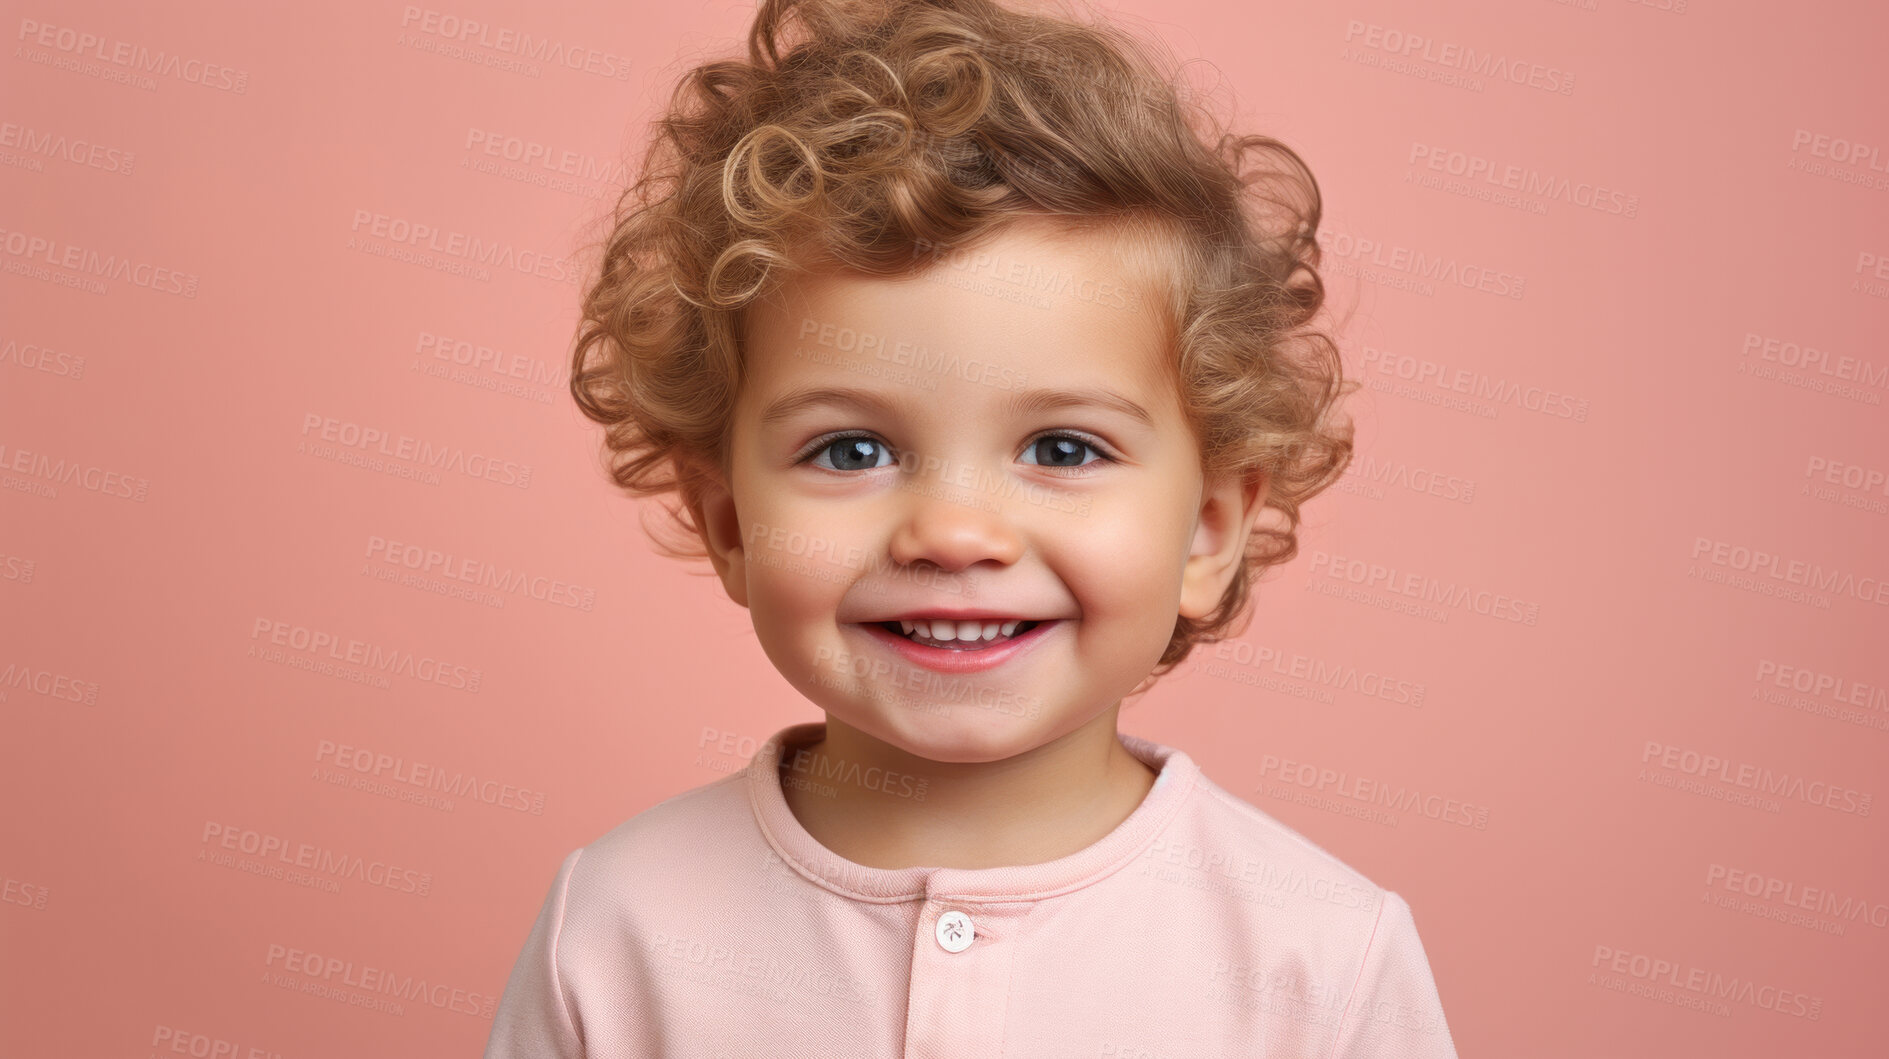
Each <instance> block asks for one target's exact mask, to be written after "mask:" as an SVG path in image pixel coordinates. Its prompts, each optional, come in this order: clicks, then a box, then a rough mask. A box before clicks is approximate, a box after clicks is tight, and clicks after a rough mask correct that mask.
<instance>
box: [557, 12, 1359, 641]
mask: <svg viewBox="0 0 1889 1059" xmlns="http://www.w3.org/2000/svg"><path fill="white" fill-rule="evenodd" d="M1170 69H1171V68H1170V67H1162V66H1157V64H1156V63H1155V62H1154V61H1153V59H1152V58H1151V57H1150V50H1149V49H1148V48H1147V47H1146V46H1144V45H1143V44H1141V43H1139V42H1138V41H1137V40H1136V39H1135V38H1133V37H1131V36H1129V35H1128V34H1127V33H1125V32H1124V31H1122V30H1121V29H1120V28H1119V27H1117V26H1114V25H1111V24H1108V23H1105V22H1084V21H1082V20H1080V19H1078V18H1074V17H1067V18H1066V17H1055V16H1046V15H1039V14H1033V13H1027V12H1022V11H1017V10H1012V9H1009V8H1006V7H1003V6H1000V5H999V4H998V3H996V2H993V0H763V2H762V3H761V4H760V7H759V9H758V12H757V14H756V16H755V20H754V25H753V27H752V29H751V30H750V32H749V37H748V57H747V58H746V60H736V59H726V60H719V61H711V62H705V63H703V64H701V65H698V66H695V67H693V68H692V69H690V70H689V71H688V72H687V74H686V75H685V76H683V77H682V78H681V80H680V82H679V83H678V84H677V86H676V88H675V91H674V95H673V97H672V99H671V101H670V106H669V110H668V112H667V113H666V114H665V115H664V116H663V117H661V118H660V119H659V120H657V121H656V122H655V123H654V135H653V137H652V139H651V141H650V144H649V146H648V151H647V154H646V156H645V160H644V163H643V166H642V169H641V171H640V174H639V176H638V179H637V180H636V181H635V183H634V184H632V185H631V186H630V187H628V188H627V189H625V191H624V192H623V194H622V196H621V197H620V198H619V199H618V200H617V202H616V204H615V207H614V210H613V212H612V213H611V216H610V218H609V226H610V227H609V234H608V237H607V239H606V240H605V241H604V242H603V243H602V259H601V262H600V267H599V268H598V270H597V272H596V273H595V275H594V279H592V280H591V281H590V283H589V286H588V287H587V289H586V290H585V292H584V295H583V300H582V306H583V317H582V320H581V322H580V323H579V325H578V329H577V336H576V342H575V345H574V348H573V352H572V359H571V367H572V373H571V383H570V385H571V395H572V397H573V398H575V400H576V402H577V405H578V407H579V408H580V409H582V411H583V413H584V414H585V415H586V416H588V417H589V418H590V419H592V420H595V421H596V422H597V423H600V424H602V425H603V426H604V427H605V428H606V429H605V431H604V438H603V441H602V450H603V455H604V462H605V464H606V466H607V467H608V469H609V471H610V474H611V476H612V478H613V479H614V480H615V481H616V483H617V484H618V486H619V487H621V488H622V489H623V490H624V491H625V492H626V493H628V494H629V495H631V496H636V497H643V496H655V497H665V498H667V497H669V496H671V495H673V496H674V497H675V498H676V500H677V501H679V502H668V501H667V500H666V501H665V503H664V504H663V509H664V510H665V511H666V512H667V513H668V514H669V516H670V517H671V519H672V520H673V522H672V528H680V530H681V531H682V532H681V534H680V537H679V540H680V541H681V542H682V543H679V544H671V545H666V546H665V545H664V543H663V542H662V541H661V540H660V539H657V541H656V543H657V544H658V546H659V547H660V548H662V550H663V551H665V552H666V554H668V555H670V556H672V557H678V558H705V557H706V555H707V552H706V551H705V550H703V548H702V544H703V543H704V539H703V537H702V532H701V527H700V525H699V515H698V513H697V505H698V502H699V499H700V498H701V497H702V496H703V495H704V487H705V486H706V485H707V484H708V483H709V482H710V481H711V480H713V478H712V476H713V475H714V474H716V473H717V472H719V473H720V474H722V475H726V473H727V469H728V466H729V464H728V445H727V442H728V439H729V437H730V430H731V424H732V410H733V408H734V405H735V400H736V397H737V394H738V393H739V391H740V385H741V380H742V378H743V360H742V356H743V354H742V347H741V334H742V312H743V310H744V308H745V307H747V306H748V305H749V304H750V303H751V302H753V301H754V300H755V299H757V298H759V297H762V296H764V295H765V294H766V293H767V292H768V291H770V290H771V289H773V285H774V284H777V283H778V282H780V280H781V279H782V277H783V276H785V275H788V274H791V273H793V272H795V271H797V270H803V269H815V268H841V269H851V270H855V271H858V272H862V273H868V274H874V275H884V276H894V275H901V274H905V273H909V272H911V271H913V270H915V269H919V268H923V267H925V266H926V265H927V264H928V263H930V260H931V258H932V256H933V255H928V254H926V253H924V252H923V250H924V248H928V247H931V248H935V247H941V246H958V245H965V244H969V243H972V242H974V241H975V240H977V239H978V238H979V237H981V236H984V235H987V234H989V233H992V232H994V231H996V230H997V229H999V228H1001V227H1003V226H1004V225H1006V224H1007V223H1010V222H1012V221H1015V220H1017V219H1018V218H1019V217H1022V216H1036V217H1050V218H1055V219H1058V220H1060V221H1063V222H1067V223H1069V224H1071V225H1081V224H1085V223H1088V224H1096V223H1100V224H1108V225H1114V226H1119V227H1120V228H1121V229H1122V230H1124V231H1131V232H1134V233H1136V234H1137V236H1139V237H1140V238H1138V240H1137V242H1138V243H1139V245H1143V246H1157V247H1159V248H1161V249H1162V250H1163V251H1164V253H1162V254H1161V255H1160V257H1161V258H1162V259H1163V260H1164V261H1165V264H1166V267H1165V269H1164V272H1165V273H1166V274H1167V277H1168V278H1169V280H1170V282H1169V283H1168V285H1167V291H1166V294H1167V296H1166V297H1163V298H1160V299H1158V300H1157V304H1158V305H1159V307H1161V309H1162V310H1163V311H1164V312H1165V314H1166V316H1167V320H1166V323H1167V325H1168V328H1169V333H1170V335H1171V337H1172V344H1173V346H1174V350H1173V361H1172V367H1173V369H1174V370H1173V378H1174V379H1175V380H1176V383H1177V385H1178V387H1179V390H1180V395H1181V406H1182V408H1183V409H1184V410H1185V412H1186V414H1187V417H1188V420H1189V425H1190V427H1191V428H1192V430H1193V431H1194V435H1195V439H1196V441H1197V442H1198V444H1199V446H1200V452H1201V464H1202V467H1201V469H1202V473H1203V474H1204V475H1206V476H1208V477H1209V478H1211V477H1214V476H1219V475H1237V476H1247V475H1254V474H1259V475H1263V476H1264V480H1265V481H1266V482H1267V483H1269V484H1268V489H1267V493H1266V500H1265V507H1267V508H1269V509H1273V510H1274V511H1276V512H1278V513H1279V515H1280V516H1282V517H1283V518H1282V519H1273V520H1272V521H1274V522H1280V521H1283V525H1273V526H1267V525H1265V520H1262V521H1261V522H1260V524H1257V525H1256V526H1255V527H1254V532H1253V533H1252V535H1251V536H1250V537H1249V539H1248V540H1247V542H1246V544H1245V547H1244V549H1243V556H1242V560H1241V566H1240V570H1239V572H1238V576H1236V577H1235V578H1234V579H1233V581H1232V584H1231V585H1230V586H1229V587H1228V589H1227V591H1226V593H1225V594H1224V596H1223V597H1222V599H1221V600H1220V602H1219V605H1218V606H1217V607H1216V608H1215V610H1214V611H1213V612H1212V613H1211V614H1210V615H1208V616H1206V617H1205V618H1202V619H1198V620H1196V619H1190V618H1187V617H1184V616H1177V618H1176V622H1175V627H1174V632H1173V635H1172V637H1171V638H1170V640H1169V643H1168V646H1167V649H1166V650H1165V651H1164V652H1163V654H1162V656H1161V660H1160V663H1159V665H1158V666H1157V667H1156V669H1155V670H1154V674H1153V675H1154V676H1159V675H1160V674H1162V673H1165V672H1166V671H1168V670H1169V669H1172V668H1173V667H1174V666H1176V665H1178V664H1179V663H1180V662H1181V661H1182V660H1183V659H1184V658H1186V656H1187V655H1188V653H1189V652H1190V651H1192V649H1193V647H1194V645H1196V644H1199V643H1208V642H1213V641H1216V640H1222V639H1225V638H1227V637H1229V636H1232V635H1236V634H1237V633H1238V632H1240V631H1242V630H1243V628H1244V626H1245V623H1246V622H1245V619H1246V617H1247V616H1248V615H1246V604H1247V601H1248V599H1249V596H1250V592H1251V586H1252V584H1253V583H1254V582H1255V581H1257V580H1258V578H1259V576H1260V574H1261V573H1263V572H1264V571H1265V570H1266V568H1268V567H1270V566H1273V565H1276V564H1279V563H1283V562H1286V561H1287V560H1289V559H1291V558H1292V557H1293V556H1294V555H1296V554H1297V552H1298V534H1297V529H1298V525H1299V512H1300V508H1301V505H1303V504H1304V503H1305V501H1306V500H1308V499H1310V498H1311V497H1312V496H1314V495H1316V494H1318V493H1319V492H1321V491H1323V490H1324V489H1325V488H1326V487H1328V486H1329V485H1331V484H1332V483H1333V482H1335V481H1336V480H1337V479H1338V478H1339V476H1340V475H1342V474H1343V472H1344V469H1345V467H1346V465H1347V464H1348V463H1349V462H1350V459H1351V452H1352V426H1351V423H1350V421H1349V419H1348V418H1345V417H1342V416H1341V415H1340V414H1339V412H1338V405H1339V403H1340V401H1341V398H1342V397H1343V396H1344V395H1345V394H1347V393H1349V392H1350V391H1351V390H1353V389H1356V387H1357V386H1358V383H1356V382H1354V381H1352V382H1348V381H1347V380H1345V379H1344V377H1343V371H1342V367H1341V363H1340V360H1339V356H1338V350H1337V347H1336V344H1335V343H1334V342H1333V340H1332V338H1331V337H1330V335H1329V334H1327V333H1326V332H1324V331H1321V330H1318V329H1316V328H1314V327H1312V326H1311V325H1310V321H1311V320H1312V318H1313V316H1314V315H1315V314H1316V313H1317V312H1318V310H1319V309H1320V307H1321V306H1322V305H1323V304H1324V300H1325V289H1324V283H1323V281H1322V280H1321V278H1320V276H1319V273H1318V263H1319V246H1318V241H1317V231H1318V222H1319V215H1320V210H1321V205H1320V197H1319V192H1318V185H1317V182H1316V181H1315V180H1314V179H1313V177H1312V174H1311V171H1310V169H1309V168H1308V167H1307V166H1306V164H1305V163H1304V161H1303V160H1302V159H1300V157H1299V156H1298V154H1297V153H1295V152H1294V151H1292V150H1291V149H1290V148H1288V147H1286V146H1285V145H1284V144H1282V143H1280V142H1279V141H1278V140H1275V139H1273V138H1271V137H1268V136H1262V135H1244V136H1235V135H1232V134H1229V133H1226V132H1225V131H1224V130H1223V129H1222V128H1221V127H1220V126H1219V125H1218V124H1217V123H1216V122H1215V119H1214V118H1213V117H1212V116H1211V115H1209V114H1207V113H1206V112H1205V111H1204V109H1203V108H1202V107H1200V106H1199V105H1197V104H1195V103H1194V102H1192V101H1191V100H1189V99H1188V98H1187V93H1186V92H1185V91H1184V87H1183V86H1181V84H1180V81H1179V78H1178V77H1176V76H1174V75H1172V74H1171V73H1169V72H1168V71H1169V70H1170ZM1197 128H1200V129H1205V130H1207V131H1206V132H1205V133H1201V132H1197V131H1196V129H1197ZM1208 143H1213V144H1214V146H1212V147H1208V146H1207V144H1208ZM722 480H726V479H725V478H723V479H722ZM646 528H647V527H646ZM652 536H654V535H652Z"/></svg>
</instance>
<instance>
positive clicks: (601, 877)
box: [485, 723, 1456, 1059]
mask: <svg viewBox="0 0 1889 1059" xmlns="http://www.w3.org/2000/svg"><path fill="white" fill-rule="evenodd" d="M824 728H825V725H824V724H823V723H811V724H797V725H790V726H788V727H786V728H784V729H782V730H781V731H780V732H778V733H776V734H775V735H774V736H773V737H772V738H771V739H770V740H769V741H768V742H767V743H766V744H765V745H764V746H763V747H762V748H761V750H760V751H759V752H758V753H757V754H756V755H755V757H754V758H753V760H752V761H750V762H749V764H748V765H747V767H746V768H744V769H743V770H742V771H740V772H737V773H733V774H731V775H729V776H727V777H724V778H723V779H720V780H717V781H715V782H712V783H708V784H706V785H704V786H701V787H697V788H695V789H693V790H690V791H687V792H685V793H683V794H679V795H677V796H675V797H673V798H670V799H668V800H667V801H664V802H661V803H659V804H657V805H654V806H652V807H650V808H649V809H647V810H645V811H643V812H641V813H638V814H637V815H636V816H634V817H631V818H630V819H629V820H627V821H625V822H624V823H622V824H621V825H619V826H617V827H616V828H614V829H612V830H611V831H610V832H608V833H607V834H605V835H603V836H602V837H600V838H598V839H597V840H596V841H594V842H592V843H590V844H588V845H586V846H583V847H581V848H579V849H576V850H573V851H571V853H570V854H569V855H568V856H567V857H565V859H564V862H563V864H562V865H561V866H560V867H559V869H558V871H557V876H556V878H555V879H554V880H553V882H552V884H551V889H550V893H549V894H548V895H547V896H546V898H545V900H544V904H543V906H542V907H541V908H540V910H539V912H538V916H537V920H536V922H535V923H533V924H532V927H531V931H530V934H529V936H528V937H527V938H526V940H525V944H524V949H523V951H522V953H521V954H520V955H519V958H518V961H517V963H516V964H515V965H514V966H513V968H512V972H511V976H510V978H509V979H508V981H507V982H506V986H505V992H504V995H503V996H502V997H501V998H500V1001H499V1006H498V1010H497V1012H496V1014H495V1016H494V1020H493V1025H492V1034H491V1037H490V1039H489V1041H488V1043H487V1045H486V1050H485V1056H486V1059H553V1057H557V1059H567V1057H568V1059H575V1057H578V1056H585V1057H588V1059H658V1057H660V1059H748V1057H784V1056H796V1057H802V1056H804V1057H818V1059H855V1057H857V1059H868V1057H870V1059H887V1057H893V1056H904V1057H909V1059H995V1057H999V1056H1010V1057H1018V1059H1038V1057H1062V1056H1068V1057H1072V1059H1073V1057H1080V1059H1110V1057H1114V1059H1192V1057H1207V1056H1213V1057H1224V1056H1242V1057H1255V1059H1256V1057H1261V1056H1268V1057H1285V1056H1291V1057H1322V1059H1354V1057H1364V1056H1371V1057H1379V1059H1454V1057H1455V1055H1456V1051H1455V1047H1454V1044H1453V1042H1452V1040H1451V1037H1450V1032H1449V1027H1448V1025H1447V1023H1446V1022H1445V1020H1444V1017H1443V1010H1442V1006H1441V1004H1440V1002H1439V999H1438V995H1437V988H1436V983H1435V980H1434V979H1433V977H1432V976H1431V972H1430V965H1429V961H1428V959H1427V958H1426V956H1425V954H1424V950H1423V944H1422V942H1421V941H1420V940H1419V939H1418V936H1417V927H1416V922H1415V920H1414V919H1413V918H1412V915H1411V911H1410V907H1409V905H1408V904H1406V903H1405V902H1404V900H1403V899H1402V898H1401V897H1399V896H1398V895H1397V894H1396V893H1394V892H1392V891H1389V890H1385V889H1382V888H1380V887H1378V886H1376V885H1374V884H1373V883H1372V882H1371V881H1370V880H1369V879H1366V878H1365V877H1364V876H1362V875H1360V874H1358V873H1357V872H1355V871H1353V870H1352V869H1350V868H1349V867H1347V866H1345V864H1344V863H1343V862H1341V861H1339V860H1338V859H1337V858H1336V857H1333V856H1332V855H1331V854H1329V853H1326V852H1325V851H1324V850H1322V849H1320V848H1319V847H1318V846H1316V845H1314V844H1312V843H1311V842H1310V841H1308V840H1307V839H1305V838H1304V837H1303V836H1301V835H1299V834H1298V833H1297V832H1295V831H1293V830H1292V829H1290V828H1288V827H1286V826H1285V825H1284V824H1281V823H1280V822H1279V821H1277V820H1275V819H1273V818H1272V817H1271V816H1268V815H1267V814H1266V813H1264V812H1262V811H1260V810H1259V809H1258V808H1256V807H1255V806H1253V805H1251V804H1250V803H1248V802H1245V801H1243V800H1241V799H1240V798H1238V797H1235V796H1234V795H1232V794H1230V793H1228V792H1227V791H1225V790H1223V789H1221V788H1220V787H1219V786H1218V785H1216V784H1215V783H1213V782H1212V781H1211V780H1209V779H1208V778H1207V777H1206V775H1205V774H1204V773H1202V772H1201V771H1200V769H1199V768H1198V767H1197V766H1196V765H1195V764H1194V762H1193V760H1192V759H1190V758H1189V757H1188V756H1187V755H1186V754H1185V753H1184V752H1182V751H1180V750H1177V749H1175V748H1173V747H1169V746H1165V745H1162V744H1159V743H1154V742H1151V741H1148V740H1144V739H1140V738H1137V737H1135V736H1131V735H1127V734H1120V735H1118V738H1119V739H1120V740H1121V742H1122V745H1123V746H1124V747H1126V748H1127V749H1128V751H1129V752H1130V753H1132V754H1134V755H1135V756H1136V757H1137V758H1139V759H1141V760H1142V761H1144V762H1146V763H1147V764H1148V765H1149V767H1150V768H1153V769H1155V770H1156V771H1157V772H1158V777H1157V779H1156V780H1155V783H1154V786H1153V787H1152V788H1151V789H1150V790H1149V792H1148V795H1147V797H1145V798H1144V799H1143V800H1142V803H1141V805H1140V806H1138V807H1137V808H1136V809H1135V811H1134V812H1133V813H1132V814H1130V815H1129V817H1128V818H1127V819H1126V820H1124V821H1122V823H1121V824H1120V825H1119V826H1118V827H1116V829H1115V830H1114V831H1111V832H1110V833H1109V834H1108V835H1106V836H1104V837H1103V838H1102V839H1101V840H1100V841H1098V842H1096V843H1095V844H1094V845H1091V846H1089V847H1087V848H1086V849H1083V850H1080V851H1078V852H1076V853H1073V854H1071V855H1069V856H1066V857H1063V858H1061V859H1058V860H1054V861H1049V862H1047V863H1042V864H1030V865H1023V866H1016V867H1001V868H980V869H968V870H967V869H954V868H935V867H909V868H899V869H883V868H872V867H867V866H864V865H860V864H855V863H852V862H850V861H846V860H843V859H841V858H839V857H837V856H835V855H834V854H833V853H832V852H830V851H828V850H827V849H826V848H825V847H824V846H822V845H820V843H819V842H818V841H817V840H815V839H814V838H813V836H812V835H811V834H809V833H808V832H807V830H806V829H805V828H804V827H802V826H801V824H800V822H799V821H798V819H796V818H795V817H794V815H793V812H792V810H790V809H789V808H788V805H787V799H786V795H785V794H784V793H783V791H782V788H781V783H782V779H783V776H786V777H788V779H789V782H793V781H794V777H795V772H794V770H792V769H789V770H788V771H787V772H785V773H783V772H782V771H781V770H780V768H779V765H780V762H781V760H782V755H783V754H784V753H788V752H790V751H791V748H794V747H798V746H803V745H806V744H808V743H811V742H813V741H815V740H817V739H819V738H820V737H821V736H822V735H823V734H824ZM803 781H804V782H820V780H819V779H818V777H810V778H804V779H803ZM922 794H923V792H922V790H918V791H916V792H911V791H906V790H900V791H898V792H897V793H892V792H888V793H887V797H922ZM953 950H956V951H953Z"/></svg>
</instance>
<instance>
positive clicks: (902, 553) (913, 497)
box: [890, 474, 1024, 573]
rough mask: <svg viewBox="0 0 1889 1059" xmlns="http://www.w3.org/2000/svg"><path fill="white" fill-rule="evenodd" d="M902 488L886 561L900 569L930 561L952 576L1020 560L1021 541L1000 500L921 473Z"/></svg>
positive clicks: (1021, 551)
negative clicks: (980, 565) (991, 562)
mask: <svg viewBox="0 0 1889 1059" xmlns="http://www.w3.org/2000/svg"><path fill="white" fill-rule="evenodd" d="M901 489H902V492H903V494H904V496H903V498H902V500H903V504H902V510H901V513H900V516H899V524H898V526H897V527H896V528H895V529H894V531H893V533H892V540H891V544H890V552H891V558H892V559H893V561H895V562H897V563H898V564H900V565H901V566H910V565H912V564H914V563H919V562H929V563H932V564H934V565H936V566H938V567H939V568H941V569H943V570H944V571H946V572H947V573H956V572H957V571H959V570H963V569H965V568H966V567H969V566H972V565H975V564H977V563H980V562H983V561H984V560H986V559H991V560H995V561H997V562H999V563H1002V564H1003V565H1005V566H1009V565H1011V564H1013V563H1015V562H1016V561H1017V560H1018V559H1020V558H1022V556H1023V551H1024V543H1023V538H1022V537H1021V536H1020V535H1019V534H1018V533H1017V530H1016V527H1015V526H1014V525H1012V524H1011V522H1010V520H1009V518H1007V517H1006V514H1005V511H1006V508H1007V505H1006V504H1004V503H1003V501H1002V500H1001V498H999V497H997V496H994V495H992V494H990V493H989V492H988V491H985V490H980V489H976V488H967V487H963V486H956V485H951V484H948V483H945V482H943V481H940V480H938V479H937V478H934V477H933V476H931V475H926V474H916V475H912V476H911V477H910V478H908V479H906V480H905V481H904V482H903V483H902V486H901Z"/></svg>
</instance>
